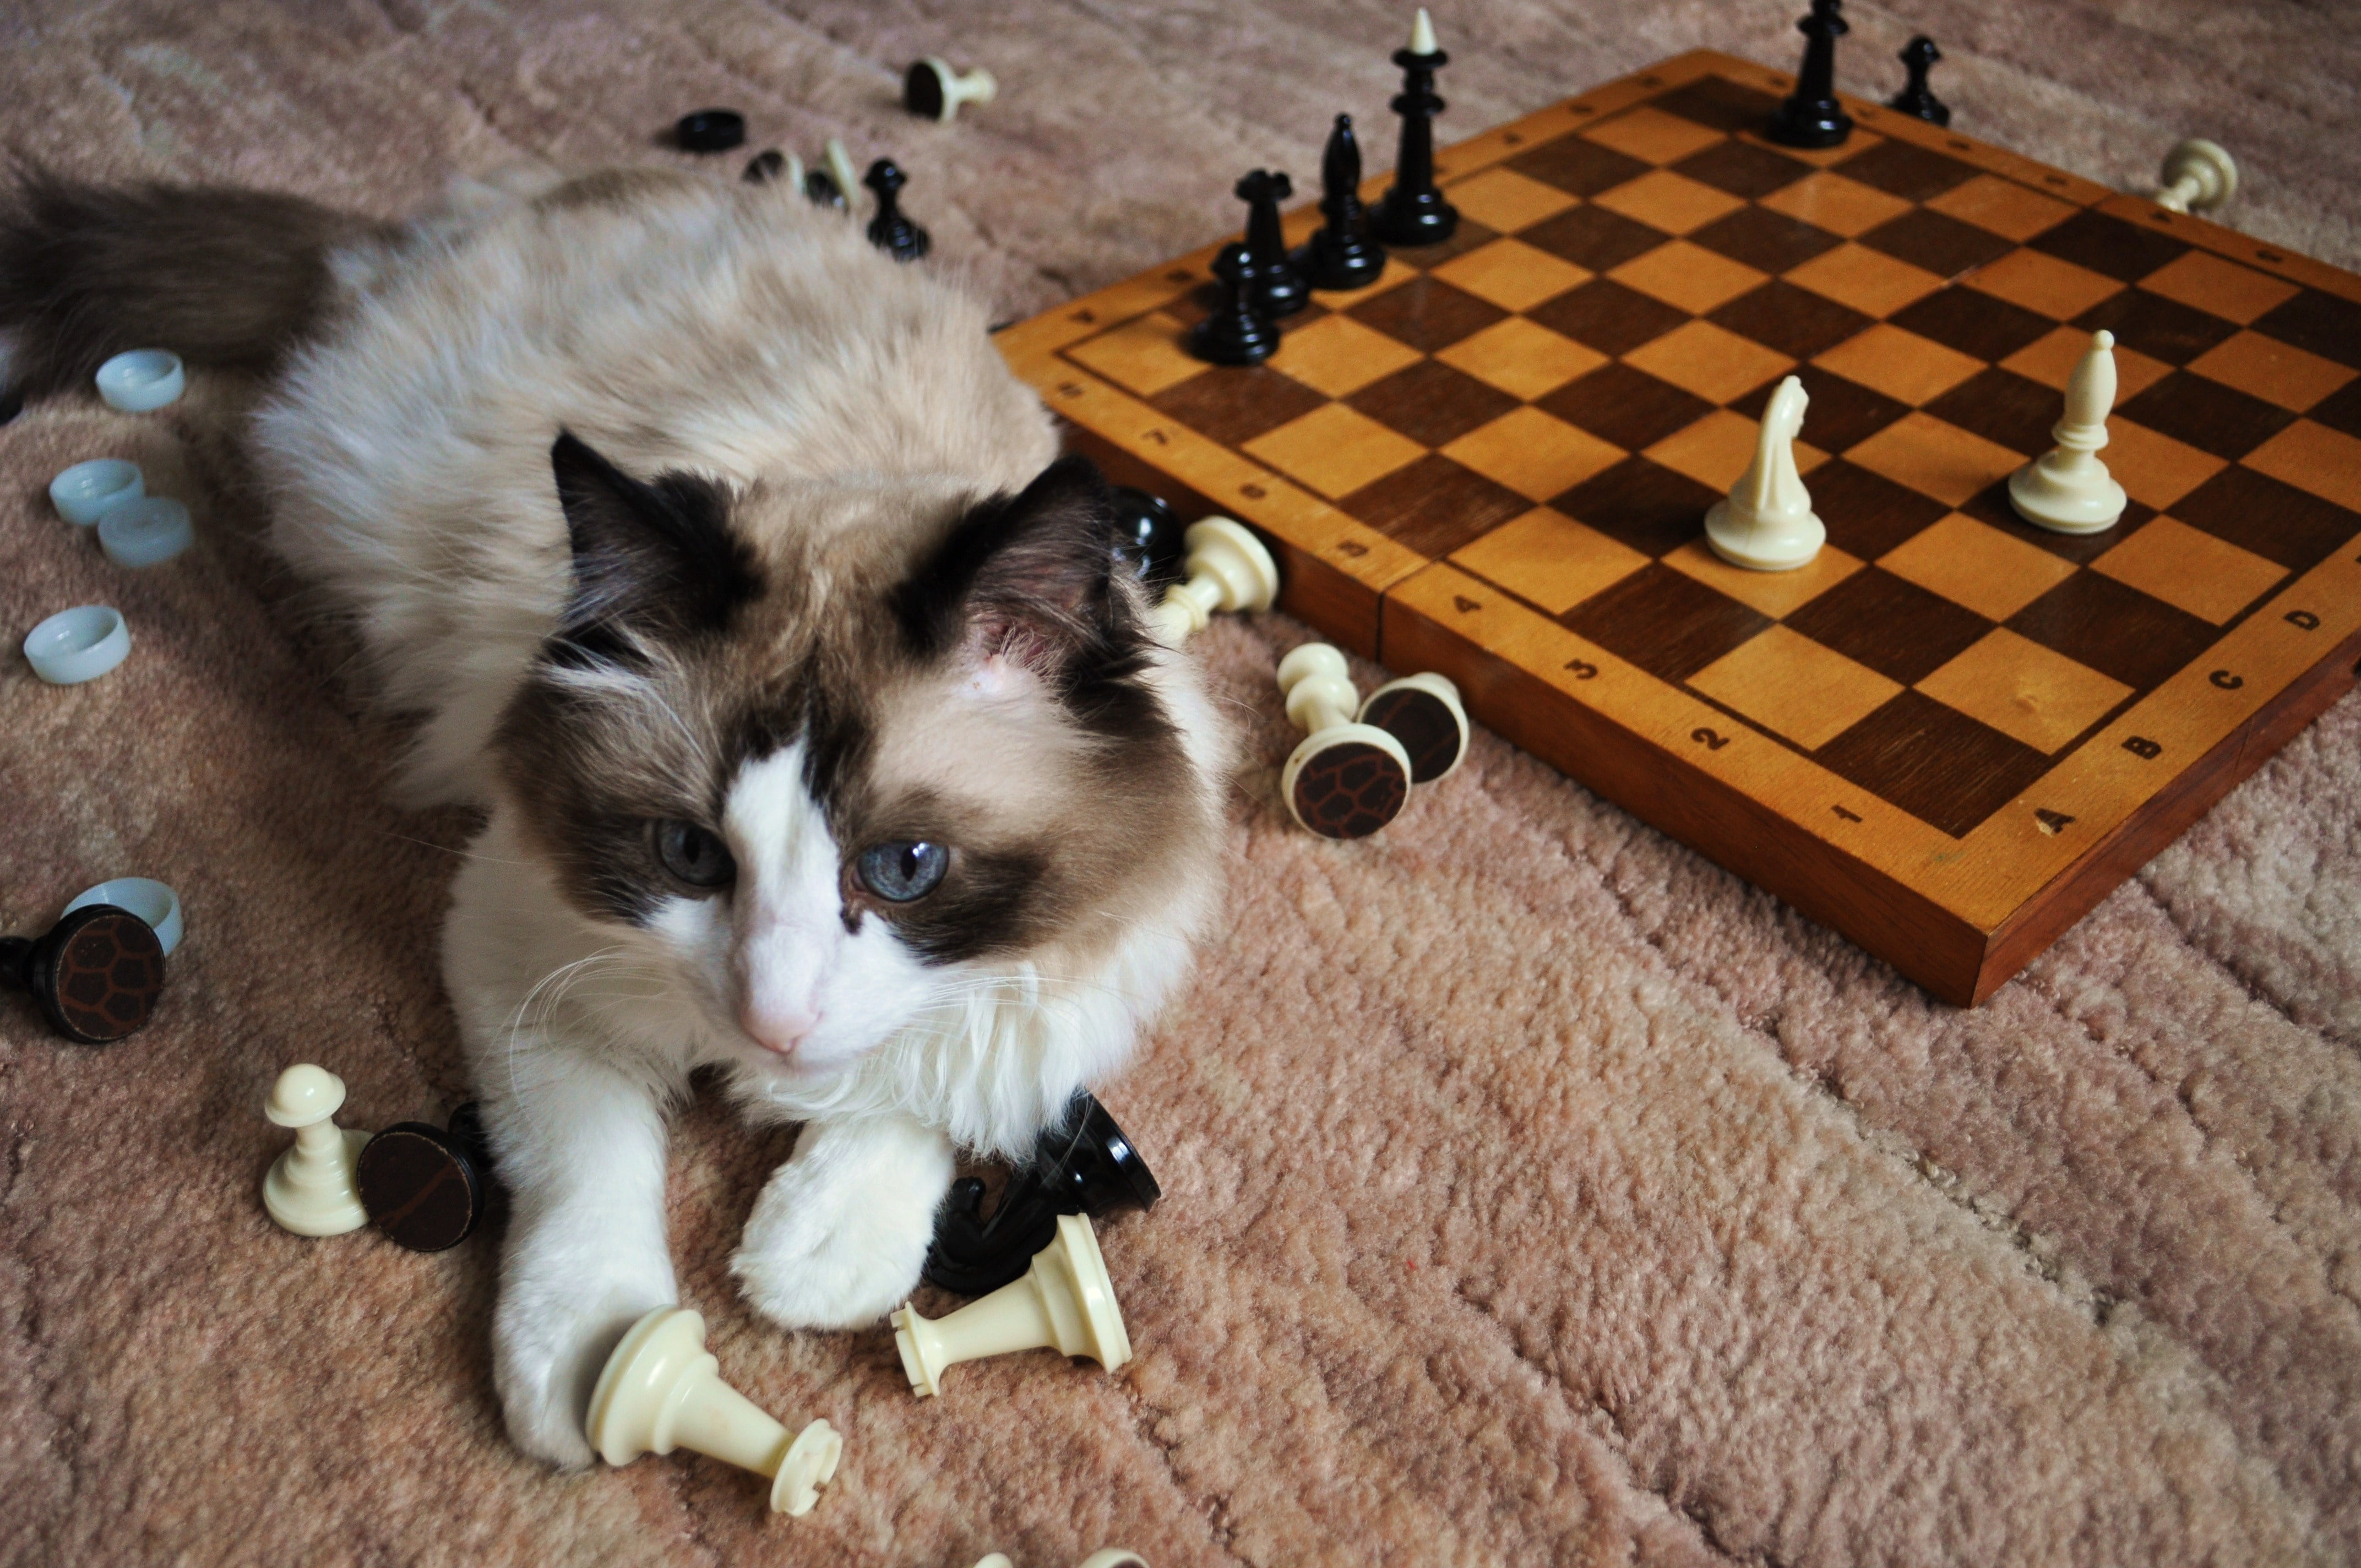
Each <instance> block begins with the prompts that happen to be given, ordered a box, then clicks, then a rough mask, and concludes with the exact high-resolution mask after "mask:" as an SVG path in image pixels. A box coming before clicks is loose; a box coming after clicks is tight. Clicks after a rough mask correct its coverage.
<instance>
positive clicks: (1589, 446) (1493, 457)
mask: <svg viewBox="0 0 2361 1568" xmlns="http://www.w3.org/2000/svg"><path fill="white" fill-rule="evenodd" d="M1443 455H1444V456H1445V457H1448V458H1450V459H1451V460H1452V461H1453V462H1455V463H1464V464H1466V466H1468V467H1470V468H1473V469H1475V470H1476V472H1477V473H1478V474H1481V475H1483V476H1484V477H1486V478H1488V479H1497V480H1499V482H1500V483H1501V484H1504V485H1506V486H1508V487H1509V488H1510V489H1512V490H1514V491H1516V492H1517V493H1518V494H1519V495H1521V496H1523V497H1524V498H1525V499H1528V500H1536V501H1545V500H1547V499H1550V497H1552V496H1554V495H1556V494H1558V493H1559V492H1560V491H1562V490H1568V489H1572V488H1574V487H1575V486H1576V485H1578V484H1580V483H1582V481H1583V480H1585V479H1587V478H1588V477H1590V476H1592V475H1593V474H1596V473H1598V472H1599V471H1600V470H1602V469H1605V468H1609V467H1611V466H1614V465H1615V463H1616V462H1617V461H1619V460H1620V458H1621V457H1622V455H1623V449H1622V448H1621V447H1620V446H1615V445H1610V444H1609V443H1607V442H1604V441H1601V440H1599V439H1598V437H1597V436H1595V435H1593V434H1591V433H1589V432H1587V431H1585V430H1577V429H1576V428H1575V427H1574V426H1573V425H1570V424H1568V423H1566V422H1565V421H1564V420H1562V419H1558V418H1555V417H1554V416H1553V415H1550V414H1545V413H1543V412H1542V411H1541V410H1539V409H1536V408H1530V407H1528V408H1521V409H1510V411H1508V412H1507V413H1504V414H1502V415H1501V416H1500V417H1499V419H1496V420H1494V421H1493V422H1491V423H1489V424H1487V425H1482V426H1479V427H1478V428H1477V429H1475V430H1471V431H1469V432H1468V433H1466V434H1465V435H1463V436H1461V437H1460V438H1459V439H1458V440H1456V441H1455V442H1453V443H1452V444H1450V445H1448V446H1446V447H1444V449H1443Z"/></svg>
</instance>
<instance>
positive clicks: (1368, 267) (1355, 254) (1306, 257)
mask: <svg viewBox="0 0 2361 1568" xmlns="http://www.w3.org/2000/svg"><path fill="white" fill-rule="evenodd" d="M1320 191H1321V195H1320V212H1321V214H1322V215H1323V217H1325V218H1326V219H1327V220H1328V221H1327V223H1326V224H1324V225H1322V226H1321V228H1320V229H1319V230H1318V231H1317V232H1316V233H1314V234H1313V235H1312V242H1311V243H1310V244H1309V245H1307V246H1305V247H1303V249H1302V250H1301V251H1300V252H1298V253H1297V255H1296V258H1295V264H1296V267H1297V268H1298V269H1299V270H1301V272H1302V274H1303V275H1304V277H1305V278H1306V279H1308V280H1310V281H1311V284H1312V287H1313V288H1315V289H1337V290H1345V289H1364V288H1367V287H1368V285H1370V284H1372V283H1374V282H1376V281H1377V280H1378V275H1379V274H1380V273H1382V272H1384V271H1385V269H1386V253H1385V249H1384V247H1382V246H1380V245H1378V243H1377V241H1376V240H1374V239H1372V238H1371V237H1370V236H1369V214H1368V209H1367V208H1366V207H1364V206H1363V205H1362V204H1361V144H1360V143H1359V142H1358V141H1356V140H1355V139H1354V137H1353V116H1352V115H1337V116H1336V124H1335V126H1334V128H1333V129H1331V130H1330V131H1329V133H1328V147H1327V150H1325V151H1324V152H1323V153H1322V154H1321V155H1320Z"/></svg>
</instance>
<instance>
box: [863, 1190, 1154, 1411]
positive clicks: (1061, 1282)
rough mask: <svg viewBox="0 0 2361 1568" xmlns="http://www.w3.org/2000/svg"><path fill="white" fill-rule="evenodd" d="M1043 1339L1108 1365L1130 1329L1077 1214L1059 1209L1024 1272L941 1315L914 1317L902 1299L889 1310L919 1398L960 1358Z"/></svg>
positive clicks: (1124, 1356)
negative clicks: (1049, 1237) (1046, 1240)
mask: <svg viewBox="0 0 2361 1568" xmlns="http://www.w3.org/2000/svg"><path fill="white" fill-rule="evenodd" d="M1050 1346H1055V1347H1056V1348H1057V1350H1058V1351H1059V1353H1060V1354H1064V1355H1087V1356H1089V1357H1090V1358H1091V1359H1092V1360H1093V1361H1095V1362H1097V1363H1098V1364H1099V1365H1101V1366H1104V1367H1105V1368H1106V1369H1107V1370H1108V1371H1109V1372H1113V1371H1114V1370H1115V1368H1116V1367H1118V1366H1121V1365H1123V1364H1124V1363H1125V1362H1126V1361H1129V1360H1130V1359H1131V1335H1130V1334H1129V1333H1127V1332H1125V1329H1124V1326H1123V1310H1122V1309H1121V1308H1120V1307H1118V1306H1116V1305H1115V1286H1114V1284H1113V1283H1112V1282H1111V1281H1110V1280H1109V1279H1108V1278H1107V1271H1106V1260H1105V1259H1104V1257H1102V1256H1101V1255H1099V1240H1098V1237H1097V1235H1096V1234H1093V1232H1092V1230H1091V1223H1090V1221H1089V1220H1087V1219H1085V1218H1083V1217H1082V1215H1080V1214H1061V1215H1060V1216H1059V1218H1058V1239H1057V1240H1055V1241H1053V1242H1051V1243H1050V1244H1049V1245H1048V1246H1045V1247H1043V1248H1042V1249H1041V1250H1040V1251H1039V1252H1038V1253H1035V1254H1034V1255H1033V1264H1032V1266H1031V1267H1029V1268H1027V1270H1026V1271H1025V1277H1024V1278H1022V1279H1016V1280H1012V1281H1010V1282H1009V1283H1008V1284H1006V1285H1004V1286H1002V1287H1001V1288H999V1289H997V1290H994V1292H993V1293H992V1294H991V1295H989V1296H986V1297H984V1298H983V1299H982V1300H980V1301H971V1302H969V1303H968V1304H967V1305H966V1306H964V1307H961V1309H960V1310H958V1311H956V1312H953V1313H952V1314H951V1315H950V1316H949V1317H947V1318H942V1319H939V1320H929V1319H927V1318H922V1317H920V1316H918V1314H917V1312H915V1311H913V1310H911V1308H910V1305H909V1303H908V1302H904V1303H903V1304H902V1305H901V1306H900V1307H897V1308H895V1311H894V1348H895V1350H898V1351H900V1352H901V1353H902V1370H903V1372H904V1373H905V1374H906V1375H907V1376H908V1377H909V1379H910V1388H911V1391H912V1392H914V1393H916V1394H917V1396H918V1398H922V1399H924V1398H931V1397H932V1396H934V1395H937V1394H939V1393H941V1392H942V1391H943V1374H944V1373H945V1372H946V1371H948V1370H950V1368H951V1367H953V1366H956V1365H959V1364H960V1363H961V1362H962V1361H975V1360H979V1359H981V1358H982V1357H983V1356H987V1355H1006V1354H1010V1353H1011V1352H1014V1351H1019V1350H1040V1349H1044V1348H1047V1347H1050Z"/></svg>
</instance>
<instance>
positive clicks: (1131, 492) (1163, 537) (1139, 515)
mask: <svg viewBox="0 0 2361 1568" xmlns="http://www.w3.org/2000/svg"><path fill="white" fill-rule="evenodd" d="M1115 541H1116V543H1115V559H1116V560H1117V561H1119V562H1121V563H1122V565H1123V569H1124V573H1125V575H1126V576H1130V577H1131V578H1132V579H1133V580H1134V581H1136V582H1137V583H1139V584H1141V585H1142V586H1143V587H1151V588H1162V587H1169V586H1170V584H1172V583H1173V582H1175V581H1177V580H1178V579H1179V577H1180V552H1181V543H1180V515H1179V514H1178V513H1176V512H1175V511H1173V510H1172V503H1171V502H1170V501H1168V500H1166V499H1164V498H1163V497H1162V496H1151V495H1149V494H1148V492H1147V491H1146V490H1142V489H1137V488H1134V487H1132V486H1130V485H1117V486H1115Z"/></svg>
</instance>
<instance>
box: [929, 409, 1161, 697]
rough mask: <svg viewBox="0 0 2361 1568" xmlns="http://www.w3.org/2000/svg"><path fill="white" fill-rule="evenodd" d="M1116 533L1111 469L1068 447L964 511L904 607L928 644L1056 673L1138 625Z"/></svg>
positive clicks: (940, 650) (931, 557)
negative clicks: (1119, 570) (1007, 490)
mask: <svg viewBox="0 0 2361 1568" xmlns="http://www.w3.org/2000/svg"><path fill="white" fill-rule="evenodd" d="M1115 543H1116V535H1115V497H1114V494H1113V492H1112V491H1111V490H1109V489H1108V488H1107V482H1106V479H1105V477H1104V476H1103V475H1101V474H1100V473H1099V470H1098V466H1097V465H1095V464H1093V462H1091V460H1090V459H1089V458H1087V457H1081V456H1073V457H1061V458H1060V459H1059V460H1058V461H1057V462H1055V463H1052V464H1051V465H1049V467H1047V468H1045V469H1043V470H1042V471H1041V473H1040V475H1039V477H1037V478H1035V479H1034V481H1033V482H1032V483H1031V484H1029V485H1027V486H1026V487H1025V488H1024V489H1023V490H1022V491H1021V492H1020V493H1018V494H1016V495H1015V496H1000V497H996V498H994V499H992V500H988V501H985V502H983V503H982V504H981V505H978V506H976V507H974V508H972V510H969V512H968V513H967V515H966V516H964V517H962V518H961V519H960V521H958V523H957V524H955V525H954V526H953V527H952V529H951V531H950V534H949V535H948V536H946V537H945V538H944V540H943V542H942V543H940V544H939V545H937V546H936V547H935V549H934V551H933V553H932V554H929V555H928V557H927V558H926V560H925V561H923V562H922V563H921V564H920V565H919V567H918V569H917V572H916V573H915V574H913V575H912V576H911V577H910V579H909V580H908V581H907V582H906V583H904V584H903V585H902V588H901V591H900V592H899V594H898V595H897V596H896V598H895V611H896V613H897V614H898V615H899V617H900V619H901V621H902V626H903V630H904V631H905V633H906V635H907V636H908V638H909V641H910V642H911V645H912V646H913V648H914V649H916V650H917V652H920V653H922V654H926V655H930V656H931V655H937V654H940V653H943V652H949V651H950V650H951V649H953V648H956V647H962V646H964V647H967V648H970V649H972V650H974V651H976V652H983V653H987V654H991V653H997V654H1001V655H1004V656H1005V657H1007V658H1009V659H1011V660H1012V661H1014V662H1015V663H1020V664H1024V665H1026V666H1027V667H1029V668H1032V669H1034V670H1035V671H1036V672H1037V673H1039V674H1052V673H1053V672H1054V670H1055V669H1056V668H1058V667H1062V666H1063V665H1065V664H1066V663H1070V662H1071V661H1072V660H1073V659H1074V658H1076V657H1078V656H1080V655H1082V654H1083V653H1084V652H1093V651H1096V652H1106V651H1109V648H1110V644H1111V643H1115V642H1119V641H1122V640H1123V635H1124V633H1125V632H1126V630H1128V629H1129V622H1130V612H1129V609H1128V606H1127V604H1126V600H1125V599H1124V598H1123V596H1122V595H1121V594H1119V593H1117V592H1116V591H1115V582H1114V579H1115V569H1116V566H1117V561H1116V558H1115Z"/></svg>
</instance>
